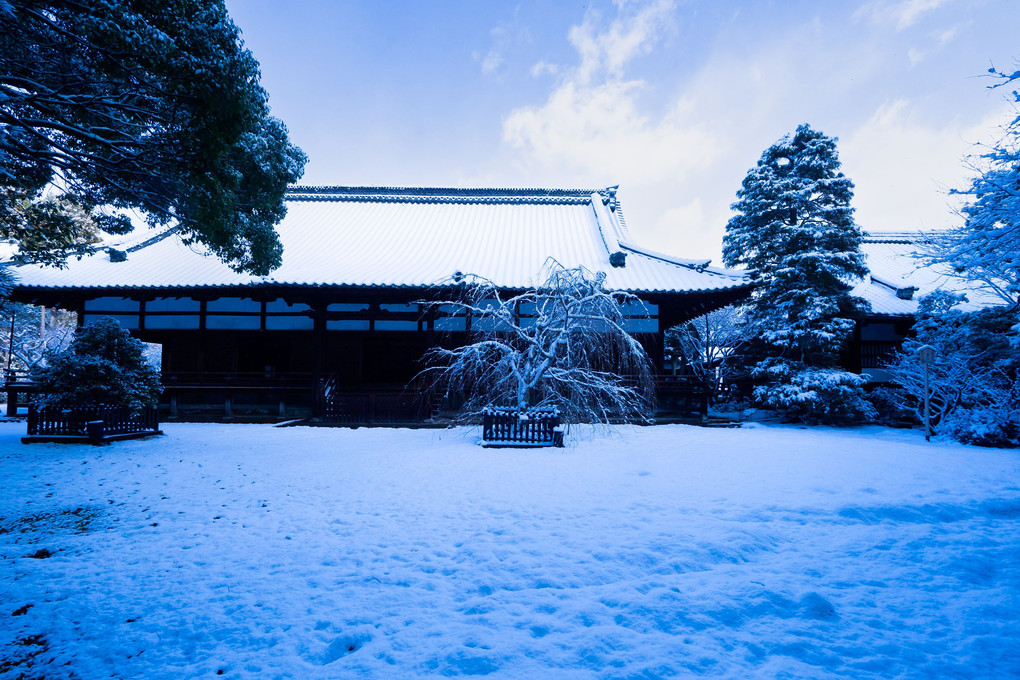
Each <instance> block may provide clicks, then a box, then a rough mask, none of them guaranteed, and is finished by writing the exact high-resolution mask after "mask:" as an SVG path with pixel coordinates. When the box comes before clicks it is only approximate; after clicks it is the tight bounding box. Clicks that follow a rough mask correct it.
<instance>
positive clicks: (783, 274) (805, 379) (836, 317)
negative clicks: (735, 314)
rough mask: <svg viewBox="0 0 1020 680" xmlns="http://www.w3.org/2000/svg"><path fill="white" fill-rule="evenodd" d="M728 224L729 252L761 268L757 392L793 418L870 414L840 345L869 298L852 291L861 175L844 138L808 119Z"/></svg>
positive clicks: (747, 183) (752, 179)
mask: <svg viewBox="0 0 1020 680" xmlns="http://www.w3.org/2000/svg"><path fill="white" fill-rule="evenodd" d="M737 198H738V200H737V202H736V203H734V204H733V205H732V206H731V207H732V208H733V210H734V211H735V212H736V213H737V214H736V215H735V216H734V217H733V218H732V219H731V220H730V221H729V223H728V224H727V225H726V236H725V237H724V240H723V260H724V261H725V263H726V265H727V266H730V267H735V266H742V267H748V268H750V269H753V270H754V271H755V272H756V274H757V277H758V286H757V288H756V290H755V292H754V294H753V295H752V297H751V299H750V301H749V303H748V304H749V316H750V319H751V320H752V322H754V323H756V324H757V325H758V327H760V328H761V329H762V331H761V338H760V340H761V346H760V347H759V352H758V355H757V359H758V360H757V361H756V363H755V365H754V367H753V370H752V375H753V376H754V378H755V380H756V382H757V383H758V385H757V386H756V387H755V391H754V396H755V400H756V401H757V402H758V403H760V404H761V405H763V406H766V407H768V408H774V409H776V410H779V411H781V412H782V413H784V414H785V415H786V416H787V417H788V418H791V419H799V420H808V421H821V422H839V421H848V420H857V419H860V418H863V417H867V416H869V415H870V414H871V412H872V409H871V407H870V405H869V404H868V403H867V401H866V400H865V399H864V396H863V392H862V389H861V387H862V385H863V383H864V379H863V378H862V377H861V376H858V375H855V374H853V373H849V372H847V371H844V370H842V369H841V368H839V365H838V362H839V352H840V349H841V348H842V346H843V345H844V343H845V342H846V340H847V339H848V338H849V336H850V334H851V333H852V331H853V328H854V323H855V321H854V320H855V319H856V318H857V317H859V316H860V315H862V314H863V313H864V312H866V311H867V302H866V301H864V300H862V299H860V298H857V297H854V296H852V295H851V294H850V290H851V287H852V286H851V281H853V280H854V279H857V278H860V277H862V276H864V275H866V274H867V272H868V270H867V267H866V266H865V262H864V256H863V254H862V253H861V251H860V245H861V241H862V238H863V237H862V235H861V231H860V228H859V227H858V226H857V225H856V224H855V223H854V219H853V208H852V207H851V205H850V201H851V199H852V198H853V182H851V181H850V180H849V179H848V178H847V177H846V176H845V175H843V173H842V172H841V171H840V163H839V156H838V154H837V151H836V140H835V139H833V138H831V137H827V136H826V135H824V134H822V133H821V132H818V131H817V130H813V129H811V127H809V126H808V125H806V124H805V125H801V126H799V127H798V128H797V130H796V132H794V134H793V135H786V136H784V137H783V138H782V139H780V140H779V141H778V142H776V143H775V144H773V145H772V146H771V147H769V148H768V149H766V150H765V152H764V153H763V154H762V156H761V159H760V160H759V161H758V164H757V165H756V166H755V167H754V168H752V169H751V170H750V172H748V175H747V177H746V178H745V179H744V181H743V185H742V187H741V189H740V190H739V191H738V192H737Z"/></svg>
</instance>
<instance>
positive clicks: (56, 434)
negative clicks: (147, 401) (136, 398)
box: [22, 404, 161, 444]
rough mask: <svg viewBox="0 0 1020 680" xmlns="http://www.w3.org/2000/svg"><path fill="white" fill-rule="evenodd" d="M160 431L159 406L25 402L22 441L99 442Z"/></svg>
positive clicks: (158, 432) (143, 435)
mask: <svg viewBox="0 0 1020 680" xmlns="http://www.w3.org/2000/svg"><path fill="white" fill-rule="evenodd" d="M153 434H161V432H160V429H159V408H158V407H157V406H155V405H153V406H145V407H142V408H141V409H131V408H128V407H126V406H71V407H61V406H39V405H38V404H29V406H28V436H27V437H24V438H23V439H22V441H23V442H26V443H30V442H37V441H58V442H60V441H66V442H91V443H93V444H99V443H102V442H104V441H110V440H114V439H129V438H133V437H145V436H149V435H153Z"/></svg>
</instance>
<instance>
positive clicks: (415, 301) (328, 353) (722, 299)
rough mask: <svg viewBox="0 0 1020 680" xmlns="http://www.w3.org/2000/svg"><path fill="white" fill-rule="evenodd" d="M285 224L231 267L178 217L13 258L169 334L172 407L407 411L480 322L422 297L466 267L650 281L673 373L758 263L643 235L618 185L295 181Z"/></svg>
mask: <svg viewBox="0 0 1020 680" xmlns="http://www.w3.org/2000/svg"><path fill="white" fill-rule="evenodd" d="M287 209H288V212H287V216H286V217H285V218H284V220H283V221H282V222H281V223H280V224H279V225H277V232H278V234H279V236H280V240H281V242H282V244H283V248H284V250H283V264H282V265H281V266H280V267H279V268H278V269H277V270H275V271H274V272H272V274H271V275H269V276H264V277H259V276H252V275H250V274H241V273H237V272H235V271H233V270H231V269H230V268H229V267H227V266H226V265H224V264H223V263H222V262H220V261H219V260H218V259H216V258H215V257H214V256H212V255H210V254H209V253H207V252H205V251H204V250H203V249H202V248H200V247H198V246H194V245H187V244H185V243H184V242H183V241H182V240H181V238H180V237H179V236H177V235H176V233H175V232H174V231H173V229H168V230H165V231H162V232H160V233H158V234H156V235H155V236H152V235H148V236H146V237H145V238H143V239H141V240H137V241H136V242H124V243H122V244H119V245H118V246H117V247H116V248H113V247H110V248H105V249H103V250H101V251H100V252H97V253H96V254H94V255H91V256H88V257H85V258H83V259H81V260H73V259H72V260H71V261H69V262H68V265H67V267H66V268H64V269H54V268H48V267H41V266H38V265H32V264H23V265H18V266H15V267H14V268H13V271H14V274H15V277H16V279H17V281H16V286H15V288H14V290H13V293H12V296H13V298H14V299H15V300H18V301H20V302H28V303H33V304H40V305H46V306H58V307H62V308H65V309H71V310H75V311H77V312H78V315H79V323H86V324H87V323H89V322H90V321H91V320H94V319H96V318H99V317H102V316H111V317H113V318H115V319H117V320H118V321H119V322H120V323H121V325H122V326H124V327H125V328H127V329H130V330H131V332H132V333H133V334H134V335H135V336H137V337H138V338H140V339H141V340H144V341H146V342H149V343H156V344H159V345H161V347H162V371H163V381H164V385H165V386H166V392H165V394H164V402H165V404H164V405H165V408H166V409H167V410H168V411H169V413H168V415H170V416H171V417H173V416H182V417H186V416H191V415H195V416H198V415H201V414H202V413H203V412H204V413H206V414H207V415H215V414H219V415H226V416H228V417H230V416H244V415H251V416H258V415H263V416H272V417H281V418H282V417H301V416H307V415H312V414H314V413H316V412H317V411H318V410H319V408H320V405H321V398H322V396H323V390H324V389H329V390H332V394H333V396H334V397H335V396H336V395H345V398H346V399H347V400H348V402H349V403H350V404H351V407H350V408H351V409H352V410H358V411H359V415H358V416H356V417H355V420H359V419H360V420H363V421H364V420H378V421H387V420H390V421H392V420H408V419H414V418H416V417H423V415H426V414H427V413H428V410H429V408H430V406H435V405H427V404H421V403H418V402H419V401H420V399H417V395H413V394H408V391H407V389H406V388H407V385H408V384H409V382H410V381H411V379H412V378H413V377H414V376H415V375H416V374H417V373H418V371H419V370H420V369H421V365H420V363H419V361H420V358H421V357H422V355H423V354H424V352H425V351H426V350H427V349H428V348H430V347H432V346H435V345H436V344H438V343H440V342H454V343H456V342H464V341H465V340H466V338H467V334H468V331H469V329H470V323H471V320H470V319H465V318H463V317H461V318H457V317H447V316H444V315H443V314H442V313H441V312H439V311H437V310H435V309H433V308H431V307H429V306H427V305H422V304H420V301H421V300H427V299H437V298H438V296H440V295H442V294H443V292H444V291H445V295H449V294H450V292H451V291H454V290H456V288H457V283H458V282H459V281H460V280H462V279H463V278H464V277H465V276H469V275H474V276H481V277H484V278H487V279H489V280H491V281H492V282H494V283H495V284H496V285H497V286H499V287H500V288H504V289H506V290H508V291H515V290H520V289H523V288H526V287H529V286H532V285H535V284H537V283H540V281H539V276H540V273H541V272H542V270H543V268H544V266H545V265H546V262H547V260H548V259H549V258H554V259H555V260H557V261H558V262H559V263H560V264H562V265H563V266H565V267H576V266H584V267H586V268H587V269H589V270H591V271H593V272H595V271H602V272H605V273H606V285H607V287H608V288H611V289H614V290H626V291H630V292H633V293H635V294H636V295H638V296H639V297H640V298H641V299H642V300H643V301H644V302H645V303H646V309H645V310H634V314H633V318H631V319H630V330H631V331H632V332H633V333H634V334H636V335H637V337H639V339H640V340H641V341H642V343H643V344H644V345H645V347H646V348H647V349H648V350H649V353H650V355H651V356H652V358H653V360H654V361H655V363H656V366H657V368H658V369H659V371H660V372H661V369H662V338H663V333H664V331H665V330H666V329H667V328H669V327H671V326H673V325H675V324H678V323H681V322H683V321H685V320H687V319H689V318H693V317H695V316H698V315H700V314H703V313H705V312H707V311H710V310H711V309H715V308H718V307H721V306H724V305H726V304H729V303H731V302H734V301H736V300H739V299H741V298H743V297H745V296H746V295H747V294H748V293H749V291H750V287H751V284H750V281H749V280H748V279H747V278H746V277H745V276H744V274H743V273H740V272H733V271H727V270H724V269H718V268H713V267H710V266H709V263H708V262H707V261H704V260H684V259H680V258H675V257H672V256H667V255H663V254H660V253H657V252H654V251H651V250H647V249H645V248H642V247H640V246H638V245H636V244H634V243H633V241H632V239H631V237H630V234H629V232H628V229H627V225H626V222H625V220H624V217H623V212H622V209H621V207H620V204H619V201H618V200H617V197H616V191H615V188H609V189H602V190H597V191H589V190H563V189H522V190H517V189H433V188H387V187H302V186H295V187H293V188H292V189H291V190H290V191H289V193H288V196H287Z"/></svg>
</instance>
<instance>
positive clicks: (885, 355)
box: [861, 340, 902, 369]
mask: <svg viewBox="0 0 1020 680" xmlns="http://www.w3.org/2000/svg"><path fill="white" fill-rule="evenodd" d="M901 345H902V343H900V342H883V341H879V340H865V341H863V342H861V368H862V369H864V368H884V367H885V365H886V364H887V363H888V362H889V360H890V359H892V358H893V355H894V354H895V353H896V350H898V349H900V347H901Z"/></svg>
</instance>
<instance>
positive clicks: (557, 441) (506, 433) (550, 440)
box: [482, 408, 563, 446]
mask: <svg viewBox="0 0 1020 680" xmlns="http://www.w3.org/2000/svg"><path fill="white" fill-rule="evenodd" d="M559 425H560V414H559V412H558V411H557V410H556V409H533V410H531V411H525V412H524V413H521V412H520V411H518V410H516V409H511V408H487V409H485V410H484V411H482V444H483V445H484V446H563V431H562V430H561V429H560V427H559Z"/></svg>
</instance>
